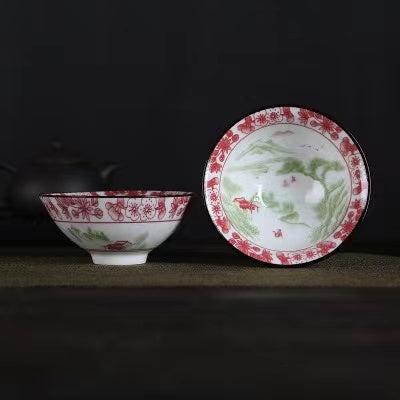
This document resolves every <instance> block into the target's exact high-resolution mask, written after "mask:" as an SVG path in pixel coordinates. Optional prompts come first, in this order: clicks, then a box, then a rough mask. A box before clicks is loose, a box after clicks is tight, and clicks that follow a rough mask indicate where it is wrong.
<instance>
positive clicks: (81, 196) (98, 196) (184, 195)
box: [39, 190, 193, 199]
mask: <svg viewBox="0 0 400 400" xmlns="http://www.w3.org/2000/svg"><path fill="white" fill-rule="evenodd" d="M113 191H114V192H135V191H138V190H98V191H97V190H94V191H93V192H113ZM143 191H144V190H143ZM146 192H160V193H162V192H176V193H177V194H158V195H146V194H142V195H135V196H129V195H121V196H119V195H114V196H101V195H96V196H95V195H85V194H76V195H75V194H74V193H83V192H70V193H61V192H59V193H57V192H55V193H41V194H39V197H64V198H69V197H73V198H84V199H116V198H118V199H124V198H125V199H140V198H155V199H157V198H160V197H165V198H168V197H188V196H190V197H192V196H193V192H183V191H180V190H170V191H169V190H146ZM178 193H179V194H178Z"/></svg>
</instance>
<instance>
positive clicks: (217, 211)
mask: <svg viewBox="0 0 400 400" xmlns="http://www.w3.org/2000/svg"><path fill="white" fill-rule="evenodd" d="M212 212H213V213H214V215H219V214H220V213H221V206H220V205H219V204H214V205H213V206H212Z"/></svg>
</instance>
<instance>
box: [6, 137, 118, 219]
mask: <svg viewBox="0 0 400 400" xmlns="http://www.w3.org/2000/svg"><path fill="white" fill-rule="evenodd" d="M118 168H119V166H118V165H116V164H108V165H105V166H103V167H102V168H96V167H95V166H94V165H92V164H91V163H89V162H86V161H84V160H82V159H81V158H79V157H77V156H75V155H74V154H70V153H68V152H67V151H66V150H65V148H64V146H63V144H62V143H60V142H53V143H52V151H51V152H49V153H48V154H47V155H45V156H43V157H41V158H39V159H36V160H34V161H33V162H31V163H29V164H27V165H26V166H25V167H23V168H22V169H17V168H15V167H14V166H12V165H8V164H0V169H2V170H3V171H7V172H9V173H10V174H12V175H13V177H12V179H11V184H10V186H9V188H8V190H7V192H6V199H5V202H4V204H5V205H6V206H7V207H9V208H10V209H11V210H12V211H13V212H14V213H17V214H24V215H31V216H35V215H38V214H42V213H43V212H44V208H43V205H42V204H41V203H40V200H39V197H38V196H39V194H40V193H48V192H81V191H96V190H106V189H110V188H109V187H108V185H109V182H110V177H111V175H112V173H113V172H114V171H115V170H116V169H118Z"/></svg>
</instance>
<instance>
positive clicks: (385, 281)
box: [0, 253, 400, 288]
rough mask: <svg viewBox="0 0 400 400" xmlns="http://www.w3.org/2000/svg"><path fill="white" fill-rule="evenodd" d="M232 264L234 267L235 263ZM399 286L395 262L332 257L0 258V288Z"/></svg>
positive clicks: (397, 260) (398, 262)
mask: <svg viewBox="0 0 400 400" xmlns="http://www.w3.org/2000/svg"><path fill="white" fill-rule="evenodd" d="M235 262H236V263H235ZM46 286H48V287H54V286H58V287H82V286H86V287H400V257H395V256H383V255H371V254H359V253H336V254H334V255H332V256H331V257H329V258H327V259H323V260H321V261H320V262H318V263H314V264H312V265H308V266H307V265H306V266H303V267H297V266H296V267H274V268H273V267H269V266H267V265H264V264H262V263H254V262H252V261H251V260H249V262H246V261H243V258H240V259H239V262H237V261H236V260H235V259H233V260H232V259H229V260H227V261H225V260H224V259H223V258H222V259H221V258H219V259H217V261H214V262H213V261H210V259H208V260H206V261H201V257H198V258H196V257H194V258H193V259H192V260H189V261H177V260H174V261H173V262H171V261H159V262H158V261H152V262H148V263H147V264H145V265H139V266H127V267H125V266H124V267H120V266H96V265H93V264H91V262H90V259H89V257H32V256H21V257H15V256H3V257H0V287H2V288H6V287H46Z"/></svg>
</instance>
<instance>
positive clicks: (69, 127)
mask: <svg viewBox="0 0 400 400" xmlns="http://www.w3.org/2000/svg"><path fill="white" fill-rule="evenodd" d="M395 3H396V2H394V1H390V2H384V1H381V2H379V3H376V2H365V1H361V0H360V1H346V2H343V3H340V2H336V1H335V2H322V1H317V0H308V1H296V2H295V1H290V2H286V1H278V0H269V1H265V0H262V1H261V0H259V1H218V0H214V1H199V2H194V1H179V2H175V1H161V0H153V1H147V2H146V1H141V2H138V1H124V2H122V1H103V0H97V1H92V2H90V1H54V0H52V1H34V2H32V1H28V0H13V1H3V2H1V5H0V29H1V34H0V68H1V73H0V132H1V133H0V135H1V136H0V137H1V146H0V161H1V162H10V163H13V164H15V165H17V166H19V167H21V168H22V166H23V164H24V163H26V162H27V160H29V159H30V158H31V157H32V156H34V155H35V154H37V153H41V152H43V151H45V150H46V149H47V148H48V146H49V143H50V142H51V141H52V140H54V139H59V140H62V141H63V142H64V143H65V145H66V146H67V147H68V148H69V149H71V150H74V151H77V152H80V153H81V154H82V155H83V156H84V157H85V158H86V159H87V160H90V161H93V162H102V161H105V160H114V161H117V162H119V163H121V164H122V165H123V166H124V168H123V170H121V171H120V172H119V173H118V175H117V176H116V177H115V181H114V182H115V184H114V186H115V188H116V189H127V188H129V189H144V188H151V189H181V190H192V191H194V192H196V193H198V194H199V197H198V198H197V199H196V200H195V202H194V203H193V205H192V208H191V210H189V213H188V214H189V215H188V216H187V218H186V221H185V223H184V224H183V227H182V229H181V230H180V232H178V233H177V235H176V236H175V237H173V239H172V242H173V243H176V244H178V243H181V244H182V243H186V244H188V245H195V246H197V245H199V246H200V245H203V246H204V245H208V244H212V243H214V244H219V245H222V246H223V245H224V240H223V239H222V238H221V237H220V236H219V235H218V233H217V231H216V230H215V229H214V227H213V226H212V224H211V222H210V220H209V217H208V214H207V212H206V210H205V207H204V206H203V202H202V198H201V190H202V174H203V167H204V164H205V162H206V160H207V158H208V155H209V153H210V152H211V149H212V147H213V146H214V144H215V143H216V141H217V139H218V138H219V137H220V136H221V135H222V134H223V133H224V131H225V130H226V129H227V128H229V127H230V126H231V125H233V124H234V123H235V122H236V121H237V120H239V119H241V118H242V117H243V116H245V115H246V114H248V113H251V112H253V111H256V110H258V109H262V108H264V107H266V106H269V105H274V104H297V105H304V106H308V107H311V108H316V109H318V110H320V111H321V112H326V113H327V114H328V115H330V116H331V117H332V118H334V119H335V120H336V121H337V122H339V123H340V124H341V125H343V126H344V127H345V128H347V129H348V130H349V131H350V132H352V133H353V134H354V135H355V136H356V138H357V140H358V141H359V143H360V144H361V145H362V147H363V149H364V151H365V153H366V156H367V159H368V162H369V165H370V169H371V175H372V190H373V193H372V198H371V203H370V208H369V213H368V215H367V218H366V219H365V221H364V223H363V224H362V226H361V227H360V229H359V230H358V232H357V234H356V235H355V236H353V238H352V239H351V241H350V242H349V243H347V244H346V245H345V246H344V247H345V248H347V249H350V250H353V249H356V248H360V247H362V248H365V249H373V248H374V246H378V247H379V246H381V248H385V249H387V250H388V251H389V250H393V249H395V248H396V246H397V244H398V223H399V218H398V214H399V212H398V194H399V190H398V187H399V182H398V173H399V168H398V153H399V149H398V146H397V142H398V140H397V136H398V134H399V133H398V123H397V117H398V110H399V106H400V100H399V64H400V55H399V54H400V53H399V50H400V41H399V34H398V30H399V28H398V10H397V9H396V8H397V7H396V6H395ZM7 184H8V178H7V176H6V174H1V176H0V190H1V192H2V193H5V192H6V191H7ZM99 189H100V188H99ZM21 230H23V232H24V234H23V235H21ZM0 234H1V240H2V242H3V243H5V244H21V243H22V244H34V243H41V244H61V243H63V244H64V243H65V244H66V243H68V242H67V239H65V238H64V237H63V236H62V235H61V233H58V231H57V229H56V227H55V226H53V225H52V224H50V223H47V221H46V222H40V223H35V224H33V225H29V224H28V223H27V222H24V221H21V220H18V221H14V220H10V219H3V220H0ZM346 246H347V247H346ZM382 246H383V247H382Z"/></svg>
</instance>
